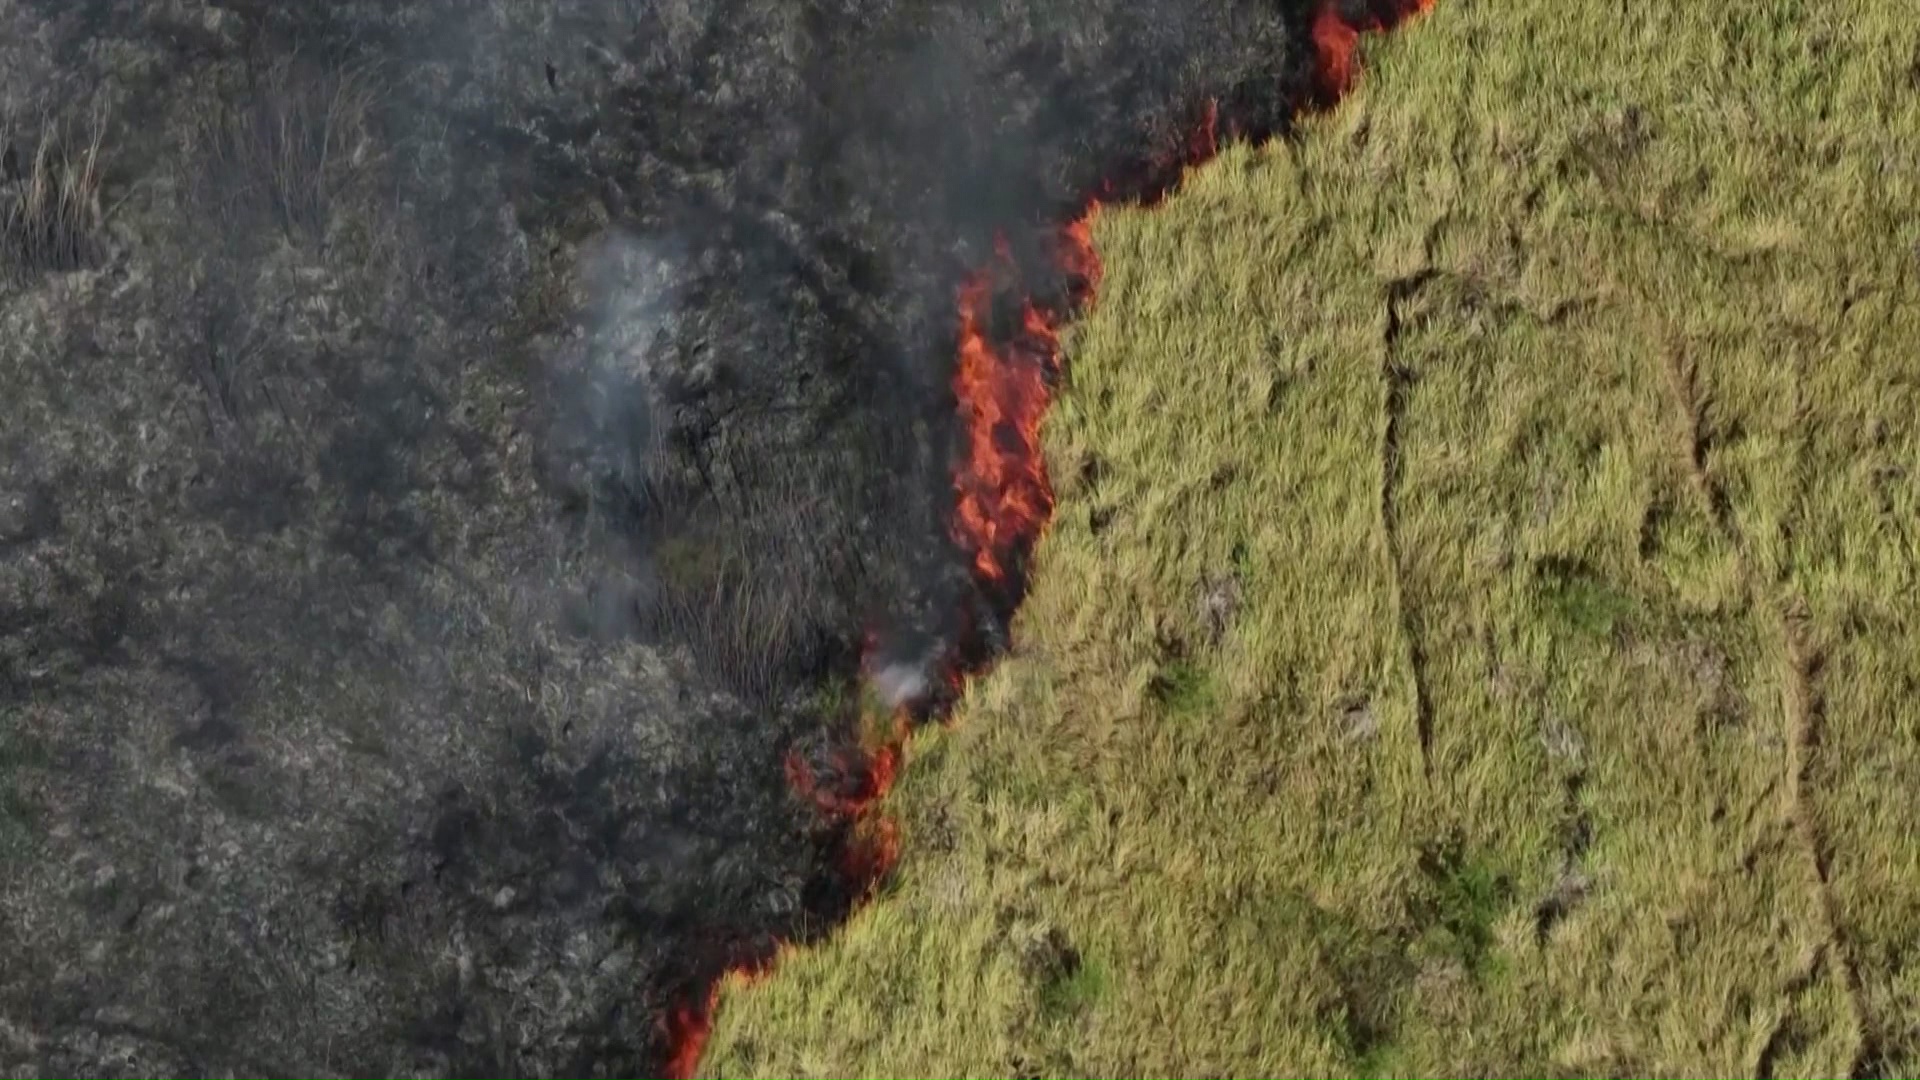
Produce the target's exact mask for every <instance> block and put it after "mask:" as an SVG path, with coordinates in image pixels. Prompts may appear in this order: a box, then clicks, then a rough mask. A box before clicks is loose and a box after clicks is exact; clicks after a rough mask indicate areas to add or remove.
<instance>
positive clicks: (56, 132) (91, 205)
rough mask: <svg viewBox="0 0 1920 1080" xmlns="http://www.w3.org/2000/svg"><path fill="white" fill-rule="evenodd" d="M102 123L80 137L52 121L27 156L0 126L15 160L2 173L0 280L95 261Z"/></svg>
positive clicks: (101, 217) (100, 218)
mask: <svg viewBox="0 0 1920 1080" xmlns="http://www.w3.org/2000/svg"><path fill="white" fill-rule="evenodd" d="M104 130H105V124H104V122H103V121H102V119H101V118H100V117H99V116H98V115H96V116H95V118H94V121H93V122H92V124H91V125H90V126H89V128H88V131H87V134H86V136H85V138H83V139H74V138H71V137H70V136H69V135H68V134H67V132H66V131H65V130H64V129H63V128H62V127H60V126H58V125H52V126H50V127H49V128H48V130H46V131H45V132H44V133H43V134H42V136H41V138H40V140H39V145H38V146H37V147H36V148H35V149H34V150H33V152H32V153H31V154H27V155H22V154H21V153H20V151H19V149H18V147H17V146H16V145H15V144H14V142H13V140H12V139H11V138H8V137H6V135H7V133H6V131H5V128H4V125H0V144H4V145H5V147H6V148H7V150H6V153H7V161H8V164H9V165H11V166H12V168H11V169H9V170H8V175H4V176H0V279H4V280H9V281H12V282H15V283H18V282H21V281H24V280H26V279H28V278H30V277H32V276H34V275H36V274H42V273H62V272H66V271H72V270H80V269H85V268H86V267H89V266H92V265H94V264H95V262H97V261H98V259H99V258H100V256H101V254H102V250H103V230H104V228H105V225H106V212H105V209H104V208H103V206H102V204H101V201H100V168H101V160H100V140H101V137H102V134H103V132H104Z"/></svg>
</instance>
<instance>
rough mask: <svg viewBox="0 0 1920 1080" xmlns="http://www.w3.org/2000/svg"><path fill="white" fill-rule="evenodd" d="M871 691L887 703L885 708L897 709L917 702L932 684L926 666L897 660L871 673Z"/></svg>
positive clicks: (924, 695)
mask: <svg viewBox="0 0 1920 1080" xmlns="http://www.w3.org/2000/svg"><path fill="white" fill-rule="evenodd" d="M872 681H873V690H874V693H876V694H879V695H880V699H881V700H882V701H884V702H886V703H887V708H889V709H898V708H900V707H901V706H902V705H907V704H911V703H913V702H917V701H919V700H921V699H922V698H924V697H926V696H927V693H928V691H930V690H932V689H933V682H932V680H931V679H929V678H928V677H927V673H926V665H925V663H924V662H922V663H917V664H916V663H910V662H908V661H903V660H897V661H894V662H893V663H891V664H887V665H885V666H883V667H881V668H880V669H879V670H878V671H875V672H874V673H873V680H872Z"/></svg>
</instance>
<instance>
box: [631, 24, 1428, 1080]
mask: <svg viewBox="0 0 1920 1080" xmlns="http://www.w3.org/2000/svg"><path fill="white" fill-rule="evenodd" d="M1371 4H1372V7H1371V9H1370V10H1368V11H1366V12H1364V13H1362V14H1360V15H1350V14H1347V13H1346V12H1344V11H1343V10H1342V9H1341V4H1340V0H1324V2H1323V4H1322V6H1321V7H1320V8H1319V10H1318V13H1317V14H1316V15H1315V17H1314V20H1313V25H1312V28H1311V35H1310V36H1311V39H1312V42H1313V45H1314V51H1315V70H1314V74H1315V85H1314V88H1313V97H1312V99H1311V100H1309V101H1307V102H1305V103H1304V104H1305V105H1306V106H1317V107H1321V108H1326V107H1330V106H1331V105H1333V104H1334V103H1335V102H1337V101H1338V100H1339V99H1340V98H1341V97H1342V96H1343V95H1345V93H1346V92H1347V91H1348V90H1349V89H1350V88H1351V87H1352V85H1353V81H1354V78H1355V76H1356V74H1357V63H1356V59H1355V55H1354V54H1355V50H1356V47H1357V46H1358V43H1359V40H1360V36H1361V35H1362V34H1366V33H1374V32H1381V31H1386V30H1391V29H1393V28H1394V27H1396V26H1398V25H1400V24H1401V23H1403V22H1405V21H1406V20H1407V19H1409V18H1411V17H1413V16H1415V15H1417V14H1420V13H1421V12H1425V11H1427V10H1429V9H1431V8H1432V7H1433V4H1434V0H1371ZM1228 130H1229V132H1230V133H1237V131H1238V129H1237V128H1236V127H1234V126H1233V125H1232V123H1231V121H1229V128H1228ZM1219 133H1220V115H1219V107H1218V104H1217V103H1216V102H1212V101H1209V102H1207V103H1206V104H1205V106H1204V107H1203V109H1202V110H1201V113H1200V115H1199V116H1198V118H1197V119H1196V121H1195V123H1194V125H1193V127H1192V129H1191V132H1190V134H1189V136H1188V138H1187V139H1186V141H1185V143H1184V144H1183V145H1182V146H1180V147H1178V148H1176V150H1175V151H1174V153H1173V154H1171V155H1169V156H1162V157H1160V158H1156V159H1154V160H1151V161H1149V162H1147V163H1146V164H1145V165H1144V166H1143V167H1141V168H1140V169H1138V170H1137V171H1136V175H1134V176H1132V177H1131V178H1130V180H1131V182H1130V183H1126V184H1121V183H1118V182H1116V181H1109V182H1107V183H1104V184H1102V185H1101V186H1100V189H1099V191H1098V192H1097V193H1096V194H1095V195H1093V196H1092V197H1089V198H1088V199H1087V200H1086V202H1085V204H1084V206H1083V209H1082V210H1081V212H1080V213H1079V214H1078V216H1076V217H1075V218H1074V219H1073V220H1072V221H1070V222H1069V223H1068V224H1066V225H1065V226H1063V227H1062V228H1061V229H1060V231H1059V234H1058V236H1057V242H1056V247H1055V251H1054V259H1055V263H1056V266H1057V267H1058V269H1059V270H1060V272H1061V273H1062V275H1063V276H1064V277H1065V279H1066V281H1067V284H1068V288H1067V302H1066V303H1065V304H1063V305H1058V306H1047V305H1043V304H1041V303H1039V302H1036V301H1035V300H1034V299H1032V298H1031V297H1029V298H1027V299H1025V300H1023V301H1022V302H1021V307H1020V317H1019V321H1018V325H1017V327H1016V328H1015V329H1014V330H1013V332H1012V333H1011V335H1009V336H1007V337H1006V338H1005V339H996V335H995V319H994V314H995V301H996V297H997V296H998V295H1000V294H1002V293H1003V292H1005V291H1007V290H1009V289H1013V288H1017V287H1018V286H1019V285H1020V281H1019V278H1018V268H1017V267H1016V266H1015V263H1014V260H1013V258H1012V256H1011V255H1010V253H1009V251H1008V249H1007V245H1006V244H1005V243H1004V242H1002V243H1000V244H998V245H996V250H995V259H994V262H993V263H992V264H991V265H989V266H987V267H986V268H984V269H982V270H980V271H979V272H977V273H975V274H973V275H972V276H971V277H969V278H968V279H967V280H966V281H965V282H963V283H962V284H961V285H960V288H959V290H958V293H957V296H956V305H957V308H958V315H959V332H958V339H957V353H958V356H957V363H956V365H955V370H954V376H953V391H954V397H955V399H956V403H957V406H958V409H959V413H960V420H961V424H962V427H963V430H964V441H963V446H962V449H961V454H960V459H959V462H958V463H957V464H956V466H955V467H954V473H953V477H954V494H955V507H954V516H953V522H952V535H953V539H954V541H955V543H957V544H958V545H959V546H960V549H961V551H962V552H964V553H965V554H966V555H967V556H968V557H969V558H970V560H971V566H972V571H973V576H974V580H975V582H976V583H977V584H979V585H980V586H981V588H982V589H983V590H985V591H987V592H988V593H989V594H990V595H994V596H996V597H999V598H1000V599H1001V600H1002V602H1003V603H1005V604H1006V605H1008V606H1009V607H1010V606H1011V605H1013V604H1017V603H1018V601H1019V596H1018V594H1017V593H1018V589H1019V588H1020V586H1021V585H1022V583H1021V581H1020V574H1021V572H1022V571H1023V570H1024V567H1025V562H1026V560H1027V558H1028V557H1029V556H1030V555H1031V554H1032V552H1033V548H1034V545H1035V544H1037V543H1038V542H1039V540H1040V538H1041V536H1042V534H1043V533H1044V532H1045V531H1046V528H1047V524H1048V523H1049V521H1051V520H1052V517H1053V506H1054V503H1053V485H1052V483H1051V481H1050V480H1049V478H1048V476H1047V465H1046V456H1045V454H1044V453H1043V452H1042V448H1041V445H1040V425H1041V421H1042V420H1043V419H1044V418H1045V416H1046V412H1047V407H1048V406H1049V405H1050V404H1051V403H1052V386H1053V383H1054V380H1055V377H1056V376H1057V375H1058V373H1059V370H1060V328H1061V326H1062V324H1063V323H1064V322H1065V321H1066V320H1067V319H1068V318H1069V317H1071V316H1072V315H1074V314H1076V313H1077V312H1079V311H1080V310H1083V309H1084V308H1085V307H1086V305H1088V304H1090V303H1091V302H1092V301H1093V299H1094V297H1095V295H1096V294H1097V292H1098V291H1099V287H1100V280H1101V265H1100V256H1099V253H1098V252H1097V251H1095V249H1094V246H1093V223H1094V220H1095V219H1096V218H1097V217H1098V215H1099V213H1100V211H1101V207H1102V206H1103V201H1104V200H1113V199H1126V200H1127V201H1131V202H1134V203H1140V204H1152V203H1155V202H1158V201H1159V200H1160V199H1161V198H1162V197H1163V196H1165V195H1166V194H1167V193H1169V192H1170V191H1171V190H1173V189H1174V188H1175V187H1177V186H1178V183H1179V181H1180V179H1181V178H1182V177H1183V176H1184V175H1185V173H1186V172H1187V171H1188V170H1189V169H1191V168H1193V167H1195V166H1197V165H1200V164H1202V163H1203V162H1205V161H1207V160H1208V159H1209V158H1212V157H1213V156H1214V155H1215V154H1216V153H1218V151H1219V148H1220V138H1219ZM875 650H876V642H875V640H874V638H873V636H872V635H871V634H869V636H868V640H867V656H868V659H869V660H871V658H872V656H873V655H874V653H875ZM980 663H981V662H980V661H978V660H977V659H972V658H967V657H963V656H962V655H960V654H958V653H953V654H950V655H948V656H947V657H946V658H945V660H944V662H943V663H942V664H941V665H940V668H939V678H940V680H941V681H942V682H944V683H945V684H946V685H948V686H950V687H955V688H957V687H958V686H959V685H960V684H961V682H962V681H963V680H964V679H965V678H966V677H967V676H969V675H971V674H977V673H978V672H977V668H978V667H979V666H980ZM889 670H890V669H889V668H888V667H880V668H878V669H877V670H876V669H875V668H874V667H873V666H872V665H871V664H869V665H867V677H868V679H869V680H874V679H880V678H882V677H883V676H884V675H885V673H886V672H888V671H889ZM877 689H878V690H879V691H880V692H881V693H882V696H884V697H888V698H889V699H890V700H894V701H895V703H896V708H895V714H894V716H893V717H892V719H891V721H890V722H889V723H888V724H886V725H884V726H883V728H882V733H881V736H880V737H879V738H878V739H877V740H875V741H876V742H877V743H878V745H874V746H868V747H860V746H854V747H850V748H846V749H842V750H839V751H837V752H835V753H834V754H833V755H831V757H830V760H829V763H828V768H827V769H826V770H825V773H826V775H825V776H822V775H821V773H820V772H818V771H816V770H815V768H814V767H813V765H811V764H810V763H809V762H808V761H807V760H806V759H805V758H803V757H802V756H800V755H798V754H792V755H789V756H788V758H787V762H786V773H787V782H788V785H789V786H790V787H791V788H792V790H793V792H794V794H795V795H796V796H798V797H799V798H800V799H802V800H803V801H805V802H807V803H810V804H811V805H812V806H813V808H814V810H815V812H816V813H817V814H818V816H819V818H820V820H821V821H822V822H824V823H826V824H827V825H829V826H831V827H833V828H836V829H838V830H839V837H840V839H839V844H838V848H839V851H838V858H837V860H836V862H837V869H838V871H839V873H840V874H841V880H842V883H843V884H844V885H845V886H846V888H847V891H848V893H849V895H851V896H852V897H853V901H854V903H855V904H856V905H857V904H859V903H861V902H864V900H866V899H867V898H869V897H871V896H872V894H873V891H874V890H875V889H876V888H878V887H879V885H880V884H881V883H882V882H884V881H885V880H886V878H887V877H888V875H889V874H891V873H892V871H893V867H894V865H895V864H896V863H897V862H898V860H899V855H900V839H899V832H898V828H897V826H896V825H895V823H894V821H893V820H892V819H891V818H888V817H886V816H885V815H884V814H883V813H882V812H881V806H880V804H881V801H882V800H883V799H884V798H885V797H886V795H887V792H888V791H890V790H891V789H892V787H893V782H894V778H895V776H896V775H897V774H898V772H899V769H900V766H901V764H902V762H903V761H904V757H905V752H906V740H907V734H908V729H909V721H908V715H907V712H906V703H902V702H898V700H897V699H898V698H899V696H900V695H898V694H891V695H889V694H887V690H888V687H887V686H886V685H879V686H877ZM788 948H790V946H787V945H784V944H781V943H778V942H775V943H771V944H767V945H764V946H762V947H758V948H751V949H746V950H744V951H738V954H737V955H735V956H733V957H732V958H731V959H730V960H729V961H728V962H727V963H726V964H724V965H723V966H722V968H721V970H720V971H719V972H718V973H715V974H713V975H712V976H711V977H710V978H706V979H703V980H700V981H699V985H700V987H701V989H700V990H699V991H698V992H697V993H695V994H693V995H692V996H691V998H690V1000H687V1001H684V1002H681V1003H680V1004H678V1005H676V1006H674V1007H673V1008H671V1009H669V1010H668V1012H667V1014H666V1016H665V1017H664V1018H663V1021H662V1027H663V1033H662V1034H663V1036H664V1040H665V1043H666V1046H667V1059H666V1061H665V1063H664V1065H663V1070H664V1075H665V1076H667V1077H668V1078H670V1080H678V1078H683V1077H691V1076H693V1075H694V1072H695V1070H696V1069H697V1068H698V1066H699V1063H700V1055H701V1052H702V1051H703V1050H705V1048H706V1043H707V1038H708V1036H709V1035H710V1034H711V1032H712V1025H713V1013H714V1010H715V1008H716V1007H717V1006H718V1004H719V997H720V986H721V982H722V980H723V979H724V978H725V977H726V975H727V974H728V973H733V974H736V975H739V976H744V977H745V978H747V979H749V980H753V979H759V978H762V977H764V976H765V975H766V974H767V973H768V972H770V971H771V970H772V969H773V967H774V966H775V964H776V963H777V962H778V959H779V957H780V955H781V954H782V953H783V952H784V951H786V949H788Z"/></svg>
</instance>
